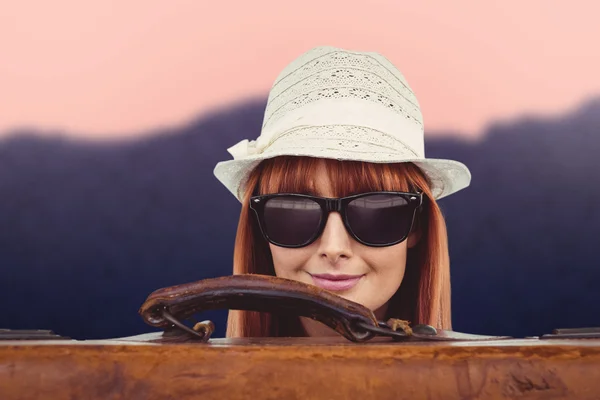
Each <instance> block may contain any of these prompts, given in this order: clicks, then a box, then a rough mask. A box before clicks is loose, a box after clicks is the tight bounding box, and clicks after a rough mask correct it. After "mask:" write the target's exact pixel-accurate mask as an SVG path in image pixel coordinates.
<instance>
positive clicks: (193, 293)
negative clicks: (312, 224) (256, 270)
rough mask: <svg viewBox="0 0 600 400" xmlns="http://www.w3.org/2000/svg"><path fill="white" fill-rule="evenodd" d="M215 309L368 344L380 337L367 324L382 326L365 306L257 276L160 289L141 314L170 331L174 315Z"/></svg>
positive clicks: (304, 286)
mask: <svg viewBox="0 0 600 400" xmlns="http://www.w3.org/2000/svg"><path fill="white" fill-rule="evenodd" d="M215 309H232V310H246V311H263V312H273V313H288V314H289V313H292V314H294V315H298V316H303V317H309V318H313V319H315V320H317V321H319V322H321V323H323V324H325V325H327V326H329V327H330V328H332V329H333V330H335V331H336V332H338V333H339V334H341V335H342V336H344V337H346V338H347V339H349V340H351V341H353V342H363V341H366V340H369V339H371V338H372V337H373V336H374V335H375V334H374V333H373V332H372V331H368V330H366V329H364V328H361V326H363V327H364V326H367V327H373V328H374V329H377V328H378V327H379V326H380V324H379V323H378V321H377V319H376V317H375V315H374V314H373V312H372V311H371V310H370V309H368V308H367V307H365V306H363V305H361V304H358V303H355V302H353V301H350V300H347V299H344V298H342V297H340V296H337V295H335V294H333V293H330V292H328V291H326V290H323V289H321V288H319V287H317V286H313V285H308V284H305V283H302V282H297V281H293V280H289V279H284V278H279V277H275V276H267V275H257V274H244V275H231V276H225V277H221V278H212V279H204V280H201V281H197V282H192V283H186V284H183V285H177V286H171V287H167V288H163V289H158V290H156V291H154V292H152V293H151V294H150V295H149V296H148V298H147V299H146V301H145V302H144V304H142V306H141V308H140V310H139V313H140V315H141V316H142V318H143V319H144V320H145V321H146V322H147V323H148V324H150V325H152V326H155V327H160V328H169V327H171V326H172V325H173V324H177V321H174V320H173V318H171V316H173V317H175V318H176V319H187V318H189V317H191V316H192V315H194V314H196V313H199V312H201V311H207V310H215ZM165 312H166V313H165ZM178 326H180V327H181V325H178ZM183 328H184V329H185V326H184V327H183ZM188 329H189V328H188ZM188 331H189V330H188ZM192 333H193V332H192ZM398 334H400V332H398Z"/></svg>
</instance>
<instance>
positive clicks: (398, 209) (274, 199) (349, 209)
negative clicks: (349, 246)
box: [250, 191, 423, 248]
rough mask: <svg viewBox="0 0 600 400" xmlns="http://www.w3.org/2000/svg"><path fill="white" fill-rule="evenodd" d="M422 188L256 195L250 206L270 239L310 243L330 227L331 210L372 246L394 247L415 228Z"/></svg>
mask: <svg viewBox="0 0 600 400" xmlns="http://www.w3.org/2000/svg"><path fill="white" fill-rule="evenodd" d="M422 203H423V194H422V193H408V192H389V191H381V192H368V193H361V194H355V195H352V196H346V197H341V198H327V197H318V196H311V195H307V194H296V193H274V194H265V195H258V196H252V197H251V198H250V208H251V209H252V210H254V213H255V215H256V217H257V219H258V225H259V227H260V230H261V232H262V235H263V236H264V238H265V239H266V240H267V241H269V242H270V243H272V244H274V245H276V246H280V247H289V248H299V247H304V246H308V245H309V244H311V243H312V242H314V241H315V240H316V239H317V238H318V237H319V236H320V235H321V234H322V233H323V230H324V229H325V224H326V223H327V217H328V215H329V212H331V211H336V212H339V213H340V214H341V216H342V220H343V221H344V226H345V227H346V230H347V231H348V233H349V234H350V236H352V237H353V238H354V239H355V240H357V241H358V242H360V243H362V244H364V245H367V246H371V247H385V246H392V245H395V244H398V243H401V242H402V241H404V240H405V239H406V238H407V237H408V234H409V233H410V231H411V229H412V225H413V221H414V219H415V215H416V212H417V210H418V209H420V207H421V204H422Z"/></svg>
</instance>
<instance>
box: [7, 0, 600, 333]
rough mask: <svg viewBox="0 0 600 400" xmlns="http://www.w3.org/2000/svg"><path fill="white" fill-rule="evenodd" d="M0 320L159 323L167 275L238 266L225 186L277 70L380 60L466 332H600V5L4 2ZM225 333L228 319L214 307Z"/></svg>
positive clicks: (90, 326)
mask: <svg viewBox="0 0 600 400" xmlns="http://www.w3.org/2000/svg"><path fill="white" fill-rule="evenodd" d="M0 9H1V11H0V328H12V329H52V330H54V331H55V332H57V333H59V334H61V335H65V336H70V337H73V338H76V339H92V338H109V337H122V336H128V335H134V334H139V333H144V332H149V331H153V330H154V329H153V328H150V327H148V326H146V325H145V324H144V323H143V322H142V320H141V319H140V317H139V316H138V315H137V310H138V308H139V306H140V305H141V303H142V302H143V301H144V299H145V298H146V296H147V295H148V294H149V293H150V292H151V291H153V290H155V289H158V288H160V287H165V286H170V285H175V284H179V283H184V282H190V281H194V280H199V279H203V278H208V277H216V276H221V275H228V274H230V273H231V268H232V254H233V245H234V237H235V231H236V227H237V219H238V216H239V210H240V204H239V203H238V201H237V200H236V199H235V198H234V197H233V196H232V195H231V194H229V192H228V191H227V189H225V187H223V186H222V185H221V184H220V183H219V182H218V181H217V180H216V178H215V177H214V176H213V173H212V171H213V168H214V166H215V164H216V163H217V162H218V161H221V160H227V159H230V158H231V156H230V155H229V153H227V151H226V149H227V147H230V146H232V145H233V144H235V143H237V142H238V141H239V140H241V139H244V138H248V139H254V138H256V137H257V136H258V134H259V132H260V127H261V124H262V117H263V112H264V107H265V104H266V99H267V95H268V91H269V89H270V87H271V85H272V83H273V81H274V80H275V78H276V76H277V75H278V73H279V72H280V71H281V70H282V69H283V68H284V67H285V66H286V65H287V64H288V63H289V62H290V61H292V60H293V59H294V58H296V57H297V56H298V55H300V54H301V53H302V52H304V51H306V50H308V49H310V48H312V47H315V46H320V45H330V46H337V47H344V48H348V49H352V50H361V51H376V52H379V53H381V54H383V55H384V56H386V57H387V58H389V59H390V60H391V61H392V62H393V63H394V64H395V65H397V66H398V68H399V69H400V70H401V71H402V73H403V74H404V75H405V77H406V78H407V80H408V82H409V84H410V85H411V87H412V88H413V90H414V91H415V93H416V95H417V97H418V99H419V102H420V104H421V108H422V111H423V115H424V121H425V134H426V135H425V138H426V155H427V156H428V157H439V158H452V159H457V160H459V161H462V162H464V163H465V164H467V165H468V166H469V168H470V169H471V172H472V174H473V181H472V184H471V186H470V187H469V188H467V189H465V190H464V191H461V192H459V193H457V194H456V195H453V196H450V197H449V198H447V199H443V200H441V201H440V205H441V207H442V210H443V212H444V214H445V215H446V218H447V223H448V234H449V240H450V257H451V271H452V272H451V273H452V288H453V289H452V290H453V292H452V300H453V323H454V329H455V330H459V331H466V332H471V333H485V334H502V335H513V336H526V335H541V334H544V333H549V332H550V331H551V330H552V329H554V328H567V327H584V326H600V289H599V287H600V268H599V267H600V254H599V252H598V249H599V248H600V211H599V204H600V185H599V182H600V157H599V154H600V76H599V74H598V71H600V52H599V51H598V41H599V39H600V25H599V24H598V21H597V16H598V12H599V11H600V6H599V5H598V3H597V2H592V1H575V0H574V1H571V2H568V3H567V2H547V1H540V0H530V1H526V2H523V1H514V0H511V1H504V2H480V1H476V0H472V1H466V0H457V1H453V2H442V1H438V2H435V4H434V3H432V2H414V1H411V2H409V1H399V0H395V1H391V0H389V1H387V0H386V1H383V0H371V1H369V2H364V1H315V0H304V1H302V2H300V3H294V2H282V1H273V0H268V1H260V2H245V1H237V2H225V1H221V2H206V1H191V0H190V1H186V0H181V1H177V2H162V1H148V0H146V1H139V0H129V1H119V2H117V1H106V0H105V1H102V2H100V1H96V2H89V1H88V2H78V1H73V0H56V1H53V2H30V1H20V2H12V3H10V4H8V3H7V4H3V5H2V7H1V8H0ZM206 316H207V318H212V319H213V320H214V322H215V323H216V325H217V327H218V329H217V332H216V336H222V335H224V325H225V316H226V313H225V312H212V313H207V314H206Z"/></svg>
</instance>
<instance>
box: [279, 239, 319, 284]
mask: <svg viewBox="0 0 600 400" xmlns="http://www.w3.org/2000/svg"><path fill="white" fill-rule="evenodd" d="M269 247H270V249H271V255H272V257H273V266H274V267H275V275H277V276H279V277H281V278H288V279H296V280H297V276H298V275H299V274H300V273H301V271H302V268H303V267H304V265H305V264H306V262H307V261H308V259H309V258H310V255H311V252H310V251H307V250H308V248H302V249H288V248H285V247H278V246H274V245H272V244H269Z"/></svg>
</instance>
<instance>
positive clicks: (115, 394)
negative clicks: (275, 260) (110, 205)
mask: <svg viewBox="0 0 600 400" xmlns="http://www.w3.org/2000/svg"><path fill="white" fill-rule="evenodd" d="M236 279H237V281H236ZM252 279H254V281H248V280H247V278H241V280H240V279H239V278H233V279H232V278H231V277H227V278H223V279H221V280H220V281H219V280H206V281H201V282H196V283H194V284H189V285H183V286H178V287H174V288H166V289H161V290H159V291H157V292H154V293H153V294H152V295H150V297H149V298H148V300H147V301H146V302H145V303H144V305H143V306H142V309H141V310H140V313H141V314H142V316H143V317H144V319H145V320H146V321H147V322H148V323H150V324H152V325H155V326H163V327H164V328H165V332H164V333H161V332H155V333H149V334H144V335H139V336H134V337H128V338H118V339H107V340H86V341H75V340H70V339H68V338H60V337H58V336H54V335H52V334H51V332H42V331H38V332H12V331H5V332H4V338H5V339H9V338H10V339H15V338H21V339H24V338H27V340H2V339H0V399H2V400H12V399H203V400H205V399H328V400H329V399H357V398H358V399H371V398H372V399H420V398H426V399H508V398H518V399H555V398H568V399H573V398H581V399H599V398H600V336H599V335H598V332H597V330H594V329H588V330H585V329H582V330H562V331H556V332H555V333H554V334H552V335H546V336H543V337H541V338H525V339H513V338H506V337H490V336H480V335H466V334H460V333H457V332H451V331H440V330H435V329H433V328H431V327H429V328H431V329H433V331H434V332H433V333H432V332H430V331H429V330H428V328H427V327H425V328H424V327H418V326H415V327H412V328H414V329H411V327H408V326H401V327H400V329H398V328H397V327H394V328H392V327H391V325H390V324H389V323H388V324H387V325H386V324H384V323H381V322H378V321H374V323H373V324H372V326H371V327H372V328H373V329H372V330H369V329H370V328H369V327H367V328H365V329H363V330H361V329H357V326H360V327H363V328H364V327H365V326H366V325H365V323H364V321H363V322H361V324H359V325H356V320H357V319H356V318H359V319H360V318H362V317H360V314H361V313H362V312H363V311H364V310H361V309H360V305H359V307H358V308H357V309H352V310H350V309H348V306H352V304H356V303H352V304H349V303H348V302H347V301H345V300H341V302H338V301H340V300H339V299H340V298H337V296H335V297H333V298H329V299H327V298H323V297H322V296H321V294H318V295H317V296H316V297H314V295H315V293H312V292H310V290H312V289H309V290H308V291H307V290H306V288H303V287H299V286H298V287H295V289H294V288H293V287H292V288H290V287H287V286H285V285H284V286H277V285H278V284H279V283H281V282H278V280H277V279H276V278H275V281H273V277H270V278H268V280H263V279H262V278H251V280H252ZM273 282H275V284H272V283H273ZM237 284H239V285H241V287H242V288H243V289H244V290H242V291H241V292H240V287H236V285H237ZM265 284H267V288H265ZM253 285H254V286H253ZM286 285H287V284H286ZM257 288H258V289H257ZM296 289H298V290H299V291H298V290H296ZM294 290H296V291H294ZM236 299H237V300H236ZM240 299H243V302H241V303H240V301H239V300H240ZM265 299H269V301H267V302H266V303H265ZM286 299H287V300H286ZM290 299H291V300H290ZM273 300H277V301H273ZM331 301H333V302H334V303H332V302H331ZM335 302H337V303H335ZM242 303H243V304H242ZM350 303H351V302H350ZM310 304H312V306H311V305H310ZM292 306H293V307H292ZM222 307H228V308H236V309H261V310H265V308H267V310H268V311H270V312H274V311H276V310H275V309H278V310H279V312H281V310H282V309H287V310H290V309H292V308H293V309H294V310H295V311H297V312H298V313H299V315H306V316H310V317H312V318H315V319H317V320H320V321H321V322H324V323H327V324H328V325H329V326H331V327H332V328H334V329H336V330H338V332H340V333H341V336H338V337H322V338H315V337H294V338H285V337H281V338H230V339H214V338H209V335H210V329H211V326H210V323H203V324H197V325H195V326H194V327H193V328H189V327H187V329H186V328H178V324H179V323H180V321H181V319H185V318H186V317H187V316H189V315H191V314H193V313H196V312H198V310H201V309H210V308H222ZM160 310H162V311H160ZM267 310H265V311H267ZM163 311H166V314H168V316H169V317H168V318H169V319H173V320H175V321H176V322H175V323H173V322H172V321H169V320H167V321H166V322H165V321H164V320H162V321H161V318H160V317H159V315H162V316H164V315H166V314H164V313H162V312H163ZM157 313H158V314H157ZM161 313H162V314H161ZM317 314H318V315H317ZM357 316H358V317H357ZM367 317H368V318H370V316H368V315H367ZM368 318H367V319H368ZM344 330H346V331H345V332H343V331H344ZM353 330H354V331H355V333H357V332H358V333H359V334H357V335H356V336H355V337H353V333H352V331H353ZM365 330H366V332H370V334H366V335H365ZM1 336H2V335H0V337H1Z"/></svg>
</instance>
